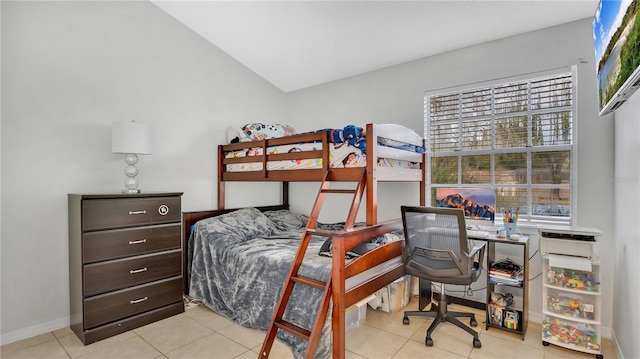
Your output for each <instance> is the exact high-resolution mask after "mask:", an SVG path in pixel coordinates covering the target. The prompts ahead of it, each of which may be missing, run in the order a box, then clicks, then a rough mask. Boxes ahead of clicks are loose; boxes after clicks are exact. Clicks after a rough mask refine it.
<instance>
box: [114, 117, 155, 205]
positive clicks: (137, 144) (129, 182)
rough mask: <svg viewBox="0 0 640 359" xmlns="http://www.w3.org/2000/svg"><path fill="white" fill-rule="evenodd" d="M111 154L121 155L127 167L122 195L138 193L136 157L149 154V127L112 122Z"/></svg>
mask: <svg viewBox="0 0 640 359" xmlns="http://www.w3.org/2000/svg"><path fill="white" fill-rule="evenodd" d="M111 152H113V153H123V154H124V161H125V162H126V163H127V166H126V167H125V168H124V174H125V175H127V179H126V180H125V181H124V186H125V189H123V190H122V193H140V190H139V189H138V180H137V179H136V176H137V175H138V168H137V167H136V163H138V155H150V154H151V127H150V126H149V125H147V124H144V123H140V122H135V121H131V122H114V123H113V128H112V132H111Z"/></svg>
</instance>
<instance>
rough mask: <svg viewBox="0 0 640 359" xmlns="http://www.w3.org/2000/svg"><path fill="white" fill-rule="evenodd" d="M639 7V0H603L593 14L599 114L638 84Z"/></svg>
mask: <svg viewBox="0 0 640 359" xmlns="http://www.w3.org/2000/svg"><path fill="white" fill-rule="evenodd" d="M639 8H640V1H639V0H624V1H608V0H603V1H600V4H599V6H598V8H597V10H596V14H595V16H594V18H593V40H594V47H595V54H596V75H597V83H598V99H599V103H600V115H604V114H606V113H608V112H610V111H613V110H615V109H616V108H618V107H619V106H620V105H622V103H624V102H625V101H626V99H627V98H629V97H630V96H631V95H632V94H633V92H635V90H637V89H638V88H640V56H639V54H640V52H639V51H640V50H639V49H640V14H638V13H639V12H640V10H639Z"/></svg>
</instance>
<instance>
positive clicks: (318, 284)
mask: <svg viewBox="0 0 640 359" xmlns="http://www.w3.org/2000/svg"><path fill="white" fill-rule="evenodd" d="M291 280H292V281H294V282H296V283H300V284H304V285H308V286H309V287H313V288H317V289H324V287H326V286H327V282H323V281H320V280H317V279H313V278H309V277H303V276H298V275H296V276H293V277H291Z"/></svg>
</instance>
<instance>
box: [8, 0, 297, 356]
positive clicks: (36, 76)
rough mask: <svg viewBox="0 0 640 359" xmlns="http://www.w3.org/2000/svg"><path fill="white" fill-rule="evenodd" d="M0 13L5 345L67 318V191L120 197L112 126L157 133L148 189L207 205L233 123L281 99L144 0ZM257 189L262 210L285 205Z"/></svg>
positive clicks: (25, 6) (273, 112) (146, 171)
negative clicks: (139, 126)
mask: <svg viewBox="0 0 640 359" xmlns="http://www.w3.org/2000/svg"><path fill="white" fill-rule="evenodd" d="M1 10H2V19H1V20H2V89H1V90H2V105H3V106H2V133H1V135H2V137H1V142H0V143H1V146H2V151H1V156H2V173H1V174H2V178H1V184H2V202H1V205H2V211H1V215H2V218H1V223H2V228H1V231H2V232H1V239H2V243H1V244H2V247H1V255H2V257H1V275H2V280H1V282H2V283H1V290H2V299H1V300H2V312H1V318H2V331H1V333H2V343H3V344H4V343H7V342H11V341H14V340H17V339H22V338H25V337H29V336H32V335H35V334H40V333H43V332H46V331H49V330H53V329H59V328H62V327H65V326H67V325H68V323H69V294H68V287H69V285H68V254H67V242H68V239H67V238H68V237H67V193H71V192H73V193H96V192H98V193H105V192H119V191H121V189H122V188H124V187H123V183H124V179H125V176H124V174H123V172H122V171H123V169H124V165H125V164H124V161H123V158H122V156H121V155H116V154H112V153H111V123H112V122H113V121H128V120H136V121H140V122H146V123H149V124H150V125H151V126H152V128H153V131H154V135H153V139H154V152H153V155H151V156H141V159H140V162H139V165H138V168H139V170H140V174H139V176H138V179H139V181H140V188H141V189H142V190H143V191H184V196H183V206H182V208H183V210H199V209H211V208H215V207H216V192H215V191H216V187H215V183H216V179H217V172H216V163H217V162H216V161H217V159H216V158H217V152H216V146H217V145H218V144H219V143H222V142H223V141H224V140H225V129H226V127H227V126H228V125H238V124H239V123H247V122H254V121H265V122H278V121H279V120H280V119H281V118H283V117H284V116H285V95H284V94H283V93H282V92H281V91H279V90H278V89H276V88H275V87H273V86H272V85H270V84H269V83H267V82H266V81H265V80H263V79H262V78H260V77H259V76H257V75H256V74H255V73H253V72H251V71H249V70H248V69H247V68H245V67H244V66H242V65H240V64H239V63H238V62H236V61H235V60H233V59H232V58H230V57H229V56H227V55H226V54H225V53H223V52H222V51H220V50H219V49H217V48H216V47H214V46H212V45H211V44H210V43H208V42H206V41H205V40H204V39H202V38H201V37H200V36H198V35H196V34H194V33H193V32H192V31H191V30H189V29H188V28H186V27H185V26H184V25H182V24H180V23H178V22H177V21H175V20H174V19H173V18H172V17H170V16H168V15H167V14H166V13H164V12H163V11H162V10H160V9H159V8H158V7H156V6H155V5H153V4H152V3H150V2H139V1H131V2H119V1H109V2H83V1H69V2H65V1H56V2H49V1H46V2H27V1H20V2H12V1H2V2H1ZM262 189H263V191H262V192H261V193H260V194H259V195H258V194H257V193H256V195H255V197H257V198H258V201H261V200H262V201H265V202H268V203H269V204H273V203H277V199H278V198H279V191H274V192H273V193H270V192H269V191H268V190H267V191H264V187H262ZM232 191H233V189H232ZM229 197H230V198H240V200H236V202H242V201H246V202H247V203H251V202H249V201H250V200H254V199H255V198H251V197H249V196H245V195H244V194H235V195H234V194H233V193H231V194H229ZM247 197H248V199H246V198H247ZM233 204H234V203H232V205H233ZM240 204H242V203H240Z"/></svg>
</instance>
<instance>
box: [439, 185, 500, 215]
mask: <svg viewBox="0 0 640 359" xmlns="http://www.w3.org/2000/svg"><path fill="white" fill-rule="evenodd" d="M435 203H436V207H449V208H462V209H463V210H464V216H465V218H466V219H467V220H477V221H486V222H488V223H493V221H494V218H495V213H496V190H495V189H491V188H436V201H435Z"/></svg>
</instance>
